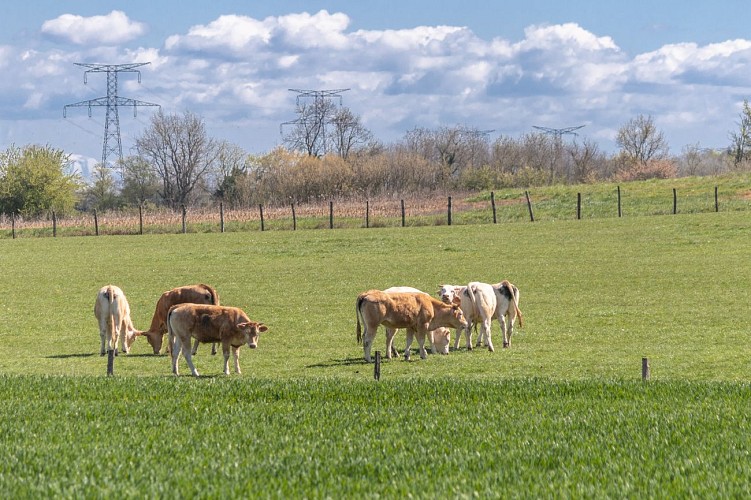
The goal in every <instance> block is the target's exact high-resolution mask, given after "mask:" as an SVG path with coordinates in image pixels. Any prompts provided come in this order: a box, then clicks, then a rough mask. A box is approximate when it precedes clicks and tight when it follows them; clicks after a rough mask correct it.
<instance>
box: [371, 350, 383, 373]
mask: <svg viewBox="0 0 751 500" xmlns="http://www.w3.org/2000/svg"><path fill="white" fill-rule="evenodd" d="M373 378H374V379H376V380H381V351H376V353H375V365H374V366H373Z"/></svg>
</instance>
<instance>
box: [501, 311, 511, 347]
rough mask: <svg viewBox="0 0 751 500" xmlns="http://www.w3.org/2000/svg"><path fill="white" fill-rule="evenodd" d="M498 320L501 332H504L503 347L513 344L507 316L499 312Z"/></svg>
mask: <svg viewBox="0 0 751 500" xmlns="http://www.w3.org/2000/svg"><path fill="white" fill-rule="evenodd" d="M498 322H499V323H500V324H501V333H502V334H503V347H509V346H510V345H511V336H510V335H509V334H508V333H509V332H508V326H507V323H506V316H505V315H503V314H499V315H498Z"/></svg>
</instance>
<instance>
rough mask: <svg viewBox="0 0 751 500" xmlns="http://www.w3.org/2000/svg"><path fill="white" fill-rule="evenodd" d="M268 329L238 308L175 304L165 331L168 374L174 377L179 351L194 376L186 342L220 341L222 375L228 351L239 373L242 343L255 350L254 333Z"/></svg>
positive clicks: (227, 369)
mask: <svg viewBox="0 0 751 500" xmlns="http://www.w3.org/2000/svg"><path fill="white" fill-rule="evenodd" d="M267 330H268V327H267V326H266V325H264V324H263V323H257V322H255V321H251V320H250V319H249V318H248V315H247V314H245V313H244V312H243V311H242V309H238V308H237V307H224V306H213V305H205V304H178V305H176V306H173V307H172V308H171V309H170V311H169V313H168V315H167V331H168V333H169V337H170V338H169V342H170V345H172V372H173V373H174V374H175V375H178V370H177V360H178V357H179V356H180V352H181V351H182V354H183V356H185V361H187V363H188V367H190V371H191V373H192V374H193V375H194V376H196V377H198V371H197V370H196V367H195V366H194V365H193V360H192V357H191V350H190V339H191V337H193V338H194V339H196V340H197V341H198V342H221V343H222V352H223V353H224V373H225V375H229V351H230V347H231V348H232V354H233V356H234V359H235V372H237V373H240V353H239V349H240V347H241V346H242V345H243V344H248V347H250V348H251V349H255V348H256V347H257V346H258V334H259V333H261V332H265V331H267Z"/></svg>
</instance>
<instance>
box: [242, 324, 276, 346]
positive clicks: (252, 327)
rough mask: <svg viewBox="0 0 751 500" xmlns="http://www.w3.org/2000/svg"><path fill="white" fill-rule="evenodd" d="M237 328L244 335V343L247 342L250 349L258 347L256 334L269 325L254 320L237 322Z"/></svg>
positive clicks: (265, 329) (263, 330)
mask: <svg viewBox="0 0 751 500" xmlns="http://www.w3.org/2000/svg"><path fill="white" fill-rule="evenodd" d="M237 328H239V329H240V331H241V332H242V334H243V336H245V343H247V344H248V347H250V348H251V349H255V348H256V347H258V334H259V333H261V332H265V331H267V330H268V329H269V327H267V326H266V325H264V324H263V323H256V322H255V321H248V322H246V323H238V324H237Z"/></svg>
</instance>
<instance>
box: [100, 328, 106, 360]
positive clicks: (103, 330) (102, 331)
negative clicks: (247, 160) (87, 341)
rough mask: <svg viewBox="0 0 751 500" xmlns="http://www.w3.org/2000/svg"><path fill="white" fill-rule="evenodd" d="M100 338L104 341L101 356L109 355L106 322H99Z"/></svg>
mask: <svg viewBox="0 0 751 500" xmlns="http://www.w3.org/2000/svg"><path fill="white" fill-rule="evenodd" d="M99 338H100V340H101V341H102V344H101V346H99V355H100V356H104V355H105V354H107V324H106V323H105V322H104V321H101V320H100V321H99Z"/></svg>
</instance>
